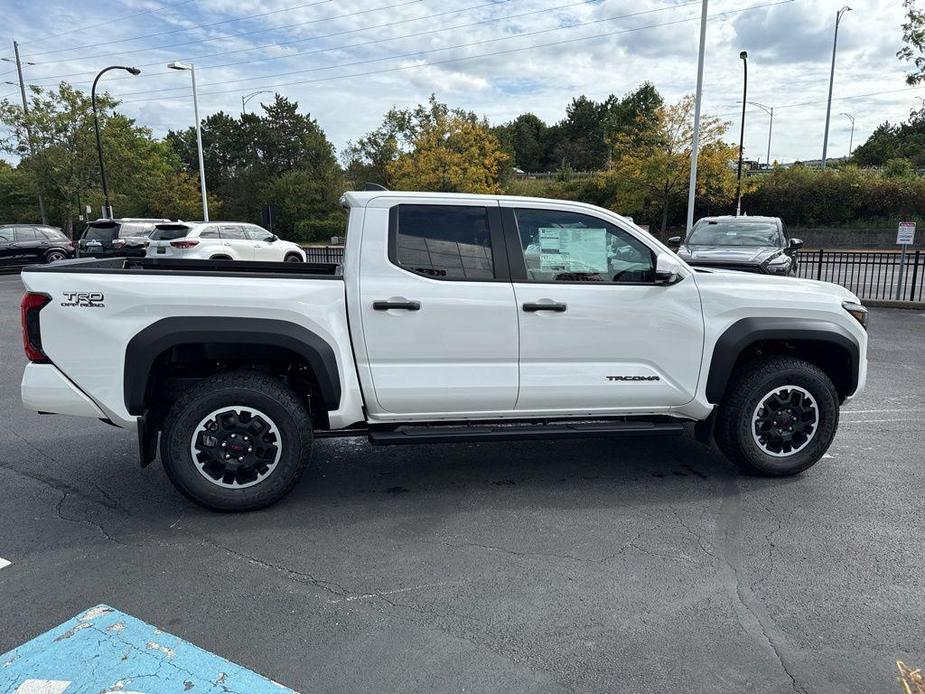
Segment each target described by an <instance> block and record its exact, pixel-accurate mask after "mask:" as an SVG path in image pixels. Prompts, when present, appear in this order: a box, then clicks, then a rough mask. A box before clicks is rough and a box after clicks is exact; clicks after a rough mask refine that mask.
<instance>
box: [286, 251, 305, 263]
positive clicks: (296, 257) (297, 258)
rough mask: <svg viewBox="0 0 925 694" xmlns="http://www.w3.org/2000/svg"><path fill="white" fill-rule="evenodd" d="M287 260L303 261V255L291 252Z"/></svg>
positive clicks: (288, 261)
mask: <svg viewBox="0 0 925 694" xmlns="http://www.w3.org/2000/svg"><path fill="white" fill-rule="evenodd" d="M286 262H287V263H301V262H303V261H302V256H300V255H299V254H298V253H290V254H289V255H287V256H286Z"/></svg>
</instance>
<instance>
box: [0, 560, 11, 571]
mask: <svg viewBox="0 0 925 694" xmlns="http://www.w3.org/2000/svg"><path fill="white" fill-rule="evenodd" d="M12 563H13V562H11V561H10V560H9V559H4V558H3V557H0V569H5V568H6V567H8V566H9V565H10V564H12Z"/></svg>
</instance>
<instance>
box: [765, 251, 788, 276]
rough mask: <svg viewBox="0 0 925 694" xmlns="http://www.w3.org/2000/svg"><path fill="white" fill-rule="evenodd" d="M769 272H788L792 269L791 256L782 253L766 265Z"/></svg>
mask: <svg viewBox="0 0 925 694" xmlns="http://www.w3.org/2000/svg"><path fill="white" fill-rule="evenodd" d="M764 267H765V269H766V270H767V271H768V272H772V273H777V272H787V270H789V269H790V256H788V255H785V254H783V253H780V254H778V255H776V256H774V257H773V258H771V259H770V260H768V261H767V262H765V264H764Z"/></svg>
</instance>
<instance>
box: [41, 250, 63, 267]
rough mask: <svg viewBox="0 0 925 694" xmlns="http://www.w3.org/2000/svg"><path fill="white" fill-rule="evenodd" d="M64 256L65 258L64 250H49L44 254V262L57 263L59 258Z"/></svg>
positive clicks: (61, 258)
mask: <svg viewBox="0 0 925 694" xmlns="http://www.w3.org/2000/svg"><path fill="white" fill-rule="evenodd" d="M65 258H67V254H65V253H64V251H49V252H48V254H47V255H46V256H45V262H46V263H49V264H51V263H57V262H58V261H59V260H64V259H65Z"/></svg>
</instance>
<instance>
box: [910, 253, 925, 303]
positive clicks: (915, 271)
mask: <svg viewBox="0 0 925 694" xmlns="http://www.w3.org/2000/svg"><path fill="white" fill-rule="evenodd" d="M921 252H922V251H916V252H915V257H914V259H913V261H912V284H911V286H910V287H909V301H915V282H916V280H917V279H918V277H919V254H920V253H921Z"/></svg>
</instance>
